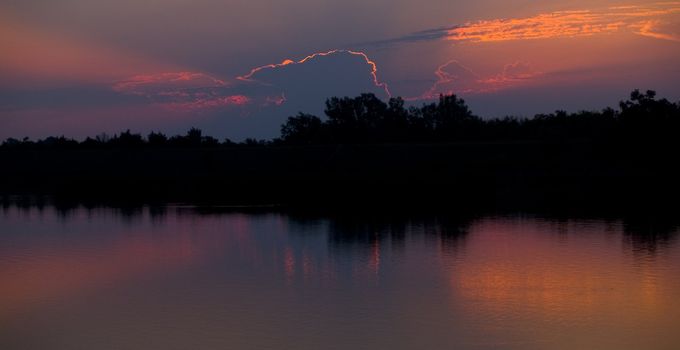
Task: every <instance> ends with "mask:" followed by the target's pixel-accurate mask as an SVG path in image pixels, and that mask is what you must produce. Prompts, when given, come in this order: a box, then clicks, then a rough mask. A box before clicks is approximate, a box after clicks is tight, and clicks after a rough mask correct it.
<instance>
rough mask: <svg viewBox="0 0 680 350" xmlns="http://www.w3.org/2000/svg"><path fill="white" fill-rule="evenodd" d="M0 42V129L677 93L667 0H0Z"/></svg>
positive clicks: (238, 119) (181, 123) (220, 129)
mask: <svg viewBox="0 0 680 350" xmlns="http://www.w3.org/2000/svg"><path fill="white" fill-rule="evenodd" d="M348 24H351V25H348ZM0 49H2V51H3V52H4V53H5V54H3V55H2V56H0V126H2V127H1V128H0V138H3V139H4V138H6V137H10V136H11V137H22V136H31V137H45V136H47V135H56V134H59V135H60V134H65V135H66V136H73V137H83V136H86V135H90V136H91V135H95V134H99V133H101V132H107V133H115V132H119V131H120V130H124V129H128V128H130V129H132V130H137V131H139V132H144V133H145V132H148V131H150V130H161V131H164V132H169V133H179V132H184V131H185V130H186V129H188V128H189V127H190V126H196V127H200V128H203V129H205V131H206V132H207V133H208V134H212V135H215V136H218V137H225V136H227V137H231V138H233V139H237V140H238V139H243V138H246V137H251V136H252V137H274V136H277V135H278V129H279V126H280V124H281V123H282V122H283V121H284V119H285V117H287V116H289V115H292V114H296V113H297V112H299V111H305V112H309V113H316V114H321V113H322V111H323V102H324V100H325V98H327V97H329V96H335V95H339V96H345V95H357V94H359V93H362V92H372V93H376V94H377V95H378V96H380V97H381V98H388V97H389V96H401V97H403V98H404V99H406V100H407V101H409V102H410V103H414V104H420V103H423V102H428V101H431V100H432V99H433V98H436V97H437V96H438V95H439V94H440V93H456V94H459V95H462V96H463V97H465V98H466V99H467V100H468V102H469V104H470V105H471V107H472V109H473V110H474V111H476V112H477V113H478V114H480V115H482V116H489V117H493V116H505V115H519V116H529V115H532V114H534V113H544V112H550V111H553V110H556V109H566V110H571V111H575V110H579V109H596V108H597V109H599V108H603V107H605V106H607V105H609V106H613V105H616V103H617V102H618V101H619V100H621V99H624V98H626V97H627V94H628V93H629V92H630V91H631V90H632V89H635V88H640V89H655V90H657V91H658V92H659V93H660V95H661V96H664V97H667V98H669V99H671V100H673V101H677V100H678V99H680V88H678V86H677V84H676V82H677V81H678V80H679V79H680V67H679V66H678V64H677V62H678V61H680V2H677V1H665V2H664V1H660V2H656V1H635V0H633V1H628V2H622V1H606V0H602V1H566V0H563V1H549V2H548V1H543V2H540V1H539V2H536V1H526V2H521V3H513V4H509V3H507V2H502V1H498V0H483V1H478V2H475V3H474V4H470V3H469V2H462V1H453V2H452V1H444V0H429V1H424V2H422V1H418V2H416V1H412V0H399V1H387V0H376V1H372V2H370V3H366V2H364V1H359V0H351V1H347V2H345V3H343V4H342V5H340V4H334V3H328V2H319V1H311V0H294V1H289V2H286V4H281V3H277V2H273V1H271V0H254V1H245V0H230V1H224V2H218V3H216V2H214V1H210V0H196V1H184V0H171V1H160V0H153V1H147V2H145V3H144V4H140V3H139V2H137V1H131V0H125V1H117V2H112V1H108V0H94V1H83V0H59V1H44V0H27V1H6V2H4V3H3V4H2V5H0Z"/></svg>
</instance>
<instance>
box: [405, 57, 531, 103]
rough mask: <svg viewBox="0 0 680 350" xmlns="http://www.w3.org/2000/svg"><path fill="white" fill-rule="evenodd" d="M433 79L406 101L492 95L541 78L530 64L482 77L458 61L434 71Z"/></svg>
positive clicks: (447, 63) (520, 63)
mask: <svg viewBox="0 0 680 350" xmlns="http://www.w3.org/2000/svg"><path fill="white" fill-rule="evenodd" d="M434 75H435V76H436V77H437V79H436V81H435V82H434V83H433V84H432V86H431V87H430V88H429V89H428V90H426V91H425V92H423V93H422V94H421V95H419V96H414V97H408V98H406V100H407V101H418V100H431V99H436V98H438V97H439V95H441V94H444V95H447V94H457V95H460V94H468V95H469V94H482V93H491V92H496V91H499V90H505V89H509V88H513V87H517V86H519V85H522V84H526V83H529V82H531V81H533V80H535V79H537V78H539V77H541V76H543V73H541V72H539V71H537V70H535V69H534V68H533V67H532V66H531V64H530V63H528V62H522V61H519V62H514V63H509V64H506V65H505V66H504V67H503V69H502V71H501V72H499V73H497V74H494V75H491V76H486V77H484V76H480V75H479V74H477V73H475V72H474V71H473V70H472V69H470V68H468V67H466V66H464V65H463V64H461V63H460V62H458V61H457V60H450V61H448V62H446V63H444V64H442V65H440V66H439V67H437V70H435V72H434Z"/></svg>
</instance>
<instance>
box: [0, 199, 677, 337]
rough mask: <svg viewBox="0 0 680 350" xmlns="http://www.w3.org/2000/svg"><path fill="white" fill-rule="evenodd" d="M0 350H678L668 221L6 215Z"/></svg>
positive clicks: (109, 212)
mask: <svg viewBox="0 0 680 350" xmlns="http://www.w3.org/2000/svg"><path fill="white" fill-rule="evenodd" d="M0 228H1V229H2V230H1V231H0V232H2V233H1V234H0V243H1V244H0V253H1V254H0V282H1V283H2V285H3V289H2V292H0V324H1V325H2V327H0V345H2V347H3V348H13V349H23V348H44V347H46V346H48V347H49V348H52V349H62V348H63V349H70V348H73V347H75V346H85V347H88V348H99V349H108V348H111V349H114V348H140V347H141V348H146V349H156V348H158V349H168V348H178V349H179V348H196V347H200V348H206V347H207V348H211V347H216V348H225V347H226V348H267V347H281V346H282V344H283V345H286V346H290V347H295V348H314V349H318V348H320V347H323V348H338V349H340V348H345V349H346V348H357V347H358V348H361V347H366V348H385V347H392V348H414V347H426V348H450V347H455V348H457V349H497V348H499V347H500V348H505V349H545V348H550V349H574V348H597V349H639V348H654V349H673V348H676V347H677V346H678V344H680V337H678V334H677V331H676V328H677V324H678V321H680V307H679V306H678V303H677V302H676V300H677V296H678V295H679V294H680V282H679V281H678V280H677V278H676V276H677V275H678V273H680V246H678V233H679V231H678V225H677V224H675V223H665V222H663V221H654V222H650V221H642V222H639V221H635V220H634V219H609V220H580V219H570V220H566V219H559V220H556V219H543V218H537V217H530V216H512V217H482V218H474V219H473V218H464V217H445V216H437V217H435V216H433V217H429V216H428V217H419V218H415V217H414V218H410V219H404V218H401V219H395V218H382V219H381V218H380V217H379V216H374V217H371V218H365V219H360V218H357V217H354V218H351V217H337V218H332V219H330V218H323V217H296V216H288V215H284V214H276V213H273V214H238V213H220V212H208V211H204V210H196V209H193V208H182V207H169V208H137V209H134V210H124V211H121V210H114V209H106V208H100V209H92V210H87V209H84V208H75V209H72V210H69V211H56V210H55V209H54V208H53V207H49V206H48V207H43V208H42V209H38V208H36V207H28V208H17V207H14V206H9V207H5V208H4V209H2V211H0Z"/></svg>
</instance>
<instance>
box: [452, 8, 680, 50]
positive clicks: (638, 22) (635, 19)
mask: <svg viewBox="0 0 680 350" xmlns="http://www.w3.org/2000/svg"><path fill="white" fill-rule="evenodd" d="M679 13H680V2H666V3H656V4H652V5H645V6H638V5H631V6H618V7H610V8H608V9H605V10H575V11H558V12H551V13H544V14H538V15H536V16H532V17H526V18H511V19H493V20H483V21H478V22H470V23H467V24H465V25H463V26H460V27H454V28H451V29H448V30H447V32H446V35H445V36H444V38H445V39H446V40H450V41H469V42H498V41H509V40H536V39H549V38H568V37H583V36H592V35H599V34H612V33H616V32H620V31H622V30H631V31H632V32H633V33H636V34H640V35H645V36H649V37H653V38H657V39H664V40H674V41H677V37H676V36H673V35H668V34H664V33H658V32H654V31H652V30H651V28H656V27H659V25H660V24H662V23H666V22H669V21H677V20H678V18H677V17H678V16H677V15H678V14H679Z"/></svg>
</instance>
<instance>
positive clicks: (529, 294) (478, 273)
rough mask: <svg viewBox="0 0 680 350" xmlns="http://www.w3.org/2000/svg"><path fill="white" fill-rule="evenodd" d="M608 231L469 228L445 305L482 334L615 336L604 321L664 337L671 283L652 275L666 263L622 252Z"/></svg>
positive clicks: (675, 308) (673, 307) (674, 288)
mask: <svg viewBox="0 0 680 350" xmlns="http://www.w3.org/2000/svg"><path fill="white" fill-rule="evenodd" d="M616 230H618V232H615V234H612V233H611V232H610V233H609V234H607V233H606V232H607V228H606V227H604V225H602V224H597V225H590V226H577V225H570V224H566V226H559V225H558V226H553V225H549V224H543V225H536V224H535V223H532V224H531V225H528V224H524V223H522V221H521V220H519V221H507V222H506V223H502V224H498V223H494V224H490V223H484V222H482V223H479V224H476V225H474V226H473V227H472V229H471V233H470V238H469V239H468V241H467V242H466V250H465V254H464V256H463V257H458V258H457V260H456V263H455V264H452V265H453V267H452V268H451V270H450V275H449V278H450V286H451V288H452V293H453V296H452V300H453V306H454V308H463V309H465V310H466V312H467V313H469V314H470V315H474V318H475V319H477V320H478V321H479V322H481V324H484V325H486V327H488V331H489V332H495V331H500V330H501V329H507V328H508V327H509V326H508V325H511V326H510V327H517V328H518V329H520V330H521V331H522V332H537V333H536V334H539V333H540V334H542V335H546V334H548V335H550V336H548V338H550V337H555V338H556V337H559V336H561V334H563V333H564V332H563V331H560V325H563V324H569V325H573V327H582V331H583V332H591V331H594V330H598V331H600V332H605V333H606V332H609V331H611V332H613V333H616V332H620V328H617V329H614V328H612V329H608V323H607V322H608V321H607V320H609V321H611V320H612V319H615V320H616V323H617V324H618V325H621V324H623V325H626V326H628V327H637V325H639V324H648V325H650V327H649V329H637V330H636V331H639V332H640V333H639V334H641V337H643V336H644V335H648V336H649V337H652V338H653V337H654V336H653V334H657V333H654V332H660V331H668V330H667V329H665V328H664V327H666V326H667V325H668V324H669V322H670V321H669V320H672V319H673V318H674V317H675V318H677V317H678V316H680V305H678V303H677V302H676V301H675V300H674V296H677V295H680V286H679V285H678V284H677V283H675V279H676V278H677V276H673V275H672V274H673V272H672V270H664V269H662V268H659V266H665V265H666V264H668V262H659V261H657V257H655V256H654V255H651V254H650V255H642V256H641V255H637V256H635V255H633V254H632V253H630V250H629V248H630V247H627V246H626V245H625V244H624V242H623V240H622V239H621V236H622V235H623V233H622V232H621V231H622V228H621V225H618V228H617V229H616ZM616 230H615V231H616ZM621 252H623V253H624V254H621ZM660 271H661V272H663V271H665V273H660ZM510 320H512V322H511V323H508V321H510ZM670 323H671V324H672V322H670ZM536 325H539V326H538V328H536V327H537V326H536ZM515 332H517V330H515ZM645 332H646V333H645ZM584 334H585V333H584ZM589 336H590V335H583V337H584V339H587V337H589ZM551 339H552V338H551ZM640 339H642V338H640ZM612 341H613V342H616V341H619V340H617V339H613V340H612ZM640 341H642V340H640ZM608 346H609V345H607V347H608Z"/></svg>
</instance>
